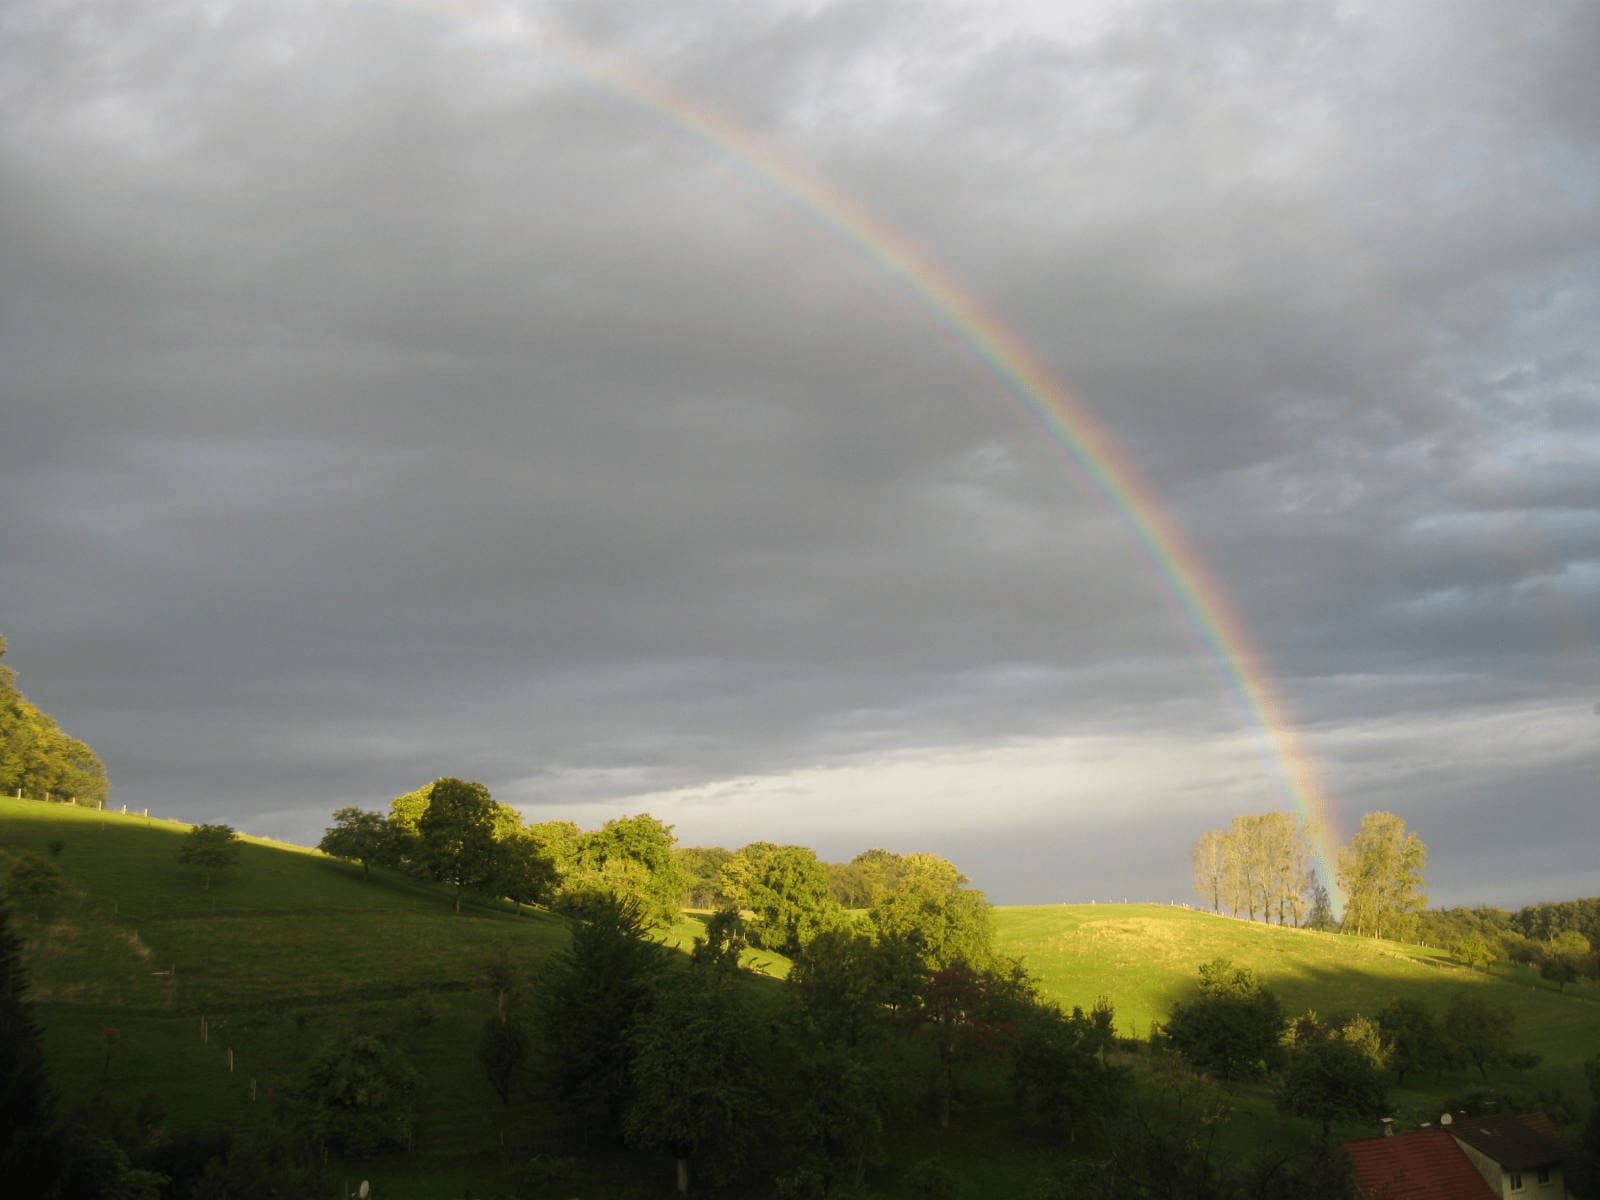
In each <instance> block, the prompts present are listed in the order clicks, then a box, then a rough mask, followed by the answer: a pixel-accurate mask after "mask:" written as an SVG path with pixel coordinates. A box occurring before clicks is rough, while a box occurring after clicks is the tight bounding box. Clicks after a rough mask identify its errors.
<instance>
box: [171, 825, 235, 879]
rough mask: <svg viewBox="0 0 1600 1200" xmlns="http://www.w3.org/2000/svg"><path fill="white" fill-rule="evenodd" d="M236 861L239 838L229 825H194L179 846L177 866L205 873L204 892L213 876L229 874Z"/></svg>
mask: <svg viewBox="0 0 1600 1200" xmlns="http://www.w3.org/2000/svg"><path fill="white" fill-rule="evenodd" d="M238 862H239V835H238V833H236V832H235V831H234V828H233V826H231V825H195V826H193V827H192V828H191V829H190V830H189V832H188V833H186V834H184V835H183V840H182V841H181V842H180V843H179V844H178V863H179V865H181V866H185V867H195V868H197V869H198V870H200V871H202V872H204V874H205V880H206V890H207V891H210V890H211V876H212V874H213V873H219V872H222V871H228V870H231V869H232V868H234V867H235V866H237V865H238Z"/></svg>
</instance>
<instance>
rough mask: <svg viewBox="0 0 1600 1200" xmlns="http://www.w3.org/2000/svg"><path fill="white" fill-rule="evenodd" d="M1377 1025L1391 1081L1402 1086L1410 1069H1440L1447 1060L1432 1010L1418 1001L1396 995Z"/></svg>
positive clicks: (1446, 1053)
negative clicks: (1391, 1074)
mask: <svg viewBox="0 0 1600 1200" xmlns="http://www.w3.org/2000/svg"><path fill="white" fill-rule="evenodd" d="M1378 1028H1379V1030H1381V1031H1382V1034H1383V1041H1384V1045H1385V1046H1386V1047H1387V1049H1388V1052H1389V1066H1390V1068H1391V1069H1392V1070H1393V1071H1394V1077H1395V1082H1396V1083H1399V1084H1400V1085H1401V1086H1404V1085H1405V1081H1406V1076H1407V1075H1409V1074H1411V1073H1412V1072H1421V1071H1431V1072H1433V1073H1434V1074H1435V1075H1438V1074H1439V1072H1441V1071H1443V1070H1444V1068H1445V1067H1446V1066H1447V1065H1448V1063H1449V1061H1450V1055H1449V1048H1448V1047H1447V1046H1446V1045H1445V1040H1444V1036H1443V1034H1442V1033H1441V1032H1440V1030H1439V1025H1438V1022H1437V1021H1435V1020H1434V1016H1433V1010H1432V1009H1430V1008H1429V1007H1428V1006H1427V1005H1426V1004H1423V1003H1422V1002H1421V1001H1420V1000H1407V999H1404V998H1402V997H1396V998H1395V999H1393V1000H1391V1001H1389V1003H1388V1004H1386V1005H1385V1006H1384V1008H1383V1011H1382V1012H1380V1013H1379V1014H1378Z"/></svg>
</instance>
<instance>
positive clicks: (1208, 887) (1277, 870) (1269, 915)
mask: <svg viewBox="0 0 1600 1200" xmlns="http://www.w3.org/2000/svg"><path fill="white" fill-rule="evenodd" d="M1311 842H1312V831H1311V826H1310V825H1309V824H1308V823H1307V822H1305V821H1303V820H1301V819H1300V818H1299V817H1296V816H1295V815H1294V814H1293V813H1286V812H1269V813H1261V814H1259V815H1255V816H1238V817H1234V818H1233V821H1232V823H1231V824H1230V825H1229V826H1228V828H1227V829H1226V830H1221V829H1212V830H1208V831H1207V832H1206V833H1204V834H1202V835H1201V836H1200V840H1199V841H1198V842H1196V843H1195V846H1194V850H1193V854H1192V857H1193V861H1194V872H1195V874H1194V879H1195V890H1196V892H1198V893H1199V895H1200V898H1201V900H1202V902H1205V903H1209V904H1210V905H1211V908H1212V911H1214V912H1217V911H1220V910H1221V908H1222V906H1223V905H1224V904H1226V905H1227V906H1228V909H1229V911H1230V912H1232V913H1233V915H1234V916H1245V917H1248V918H1249V919H1250V920H1252V921H1254V920H1255V919H1256V918H1257V916H1259V917H1260V919H1261V920H1263V921H1272V920H1274V919H1275V920H1276V921H1277V922H1278V924H1280V925H1289V924H1294V925H1298V924H1299V923H1300V919H1301V917H1302V915H1303V914H1304V913H1305V910H1306V908H1307V904H1308V901H1309V900H1310V899H1311V898H1312V897H1313V895H1314V892H1313V888H1314V887H1315V882H1316V875H1315V872H1313V870H1312V868H1311Z"/></svg>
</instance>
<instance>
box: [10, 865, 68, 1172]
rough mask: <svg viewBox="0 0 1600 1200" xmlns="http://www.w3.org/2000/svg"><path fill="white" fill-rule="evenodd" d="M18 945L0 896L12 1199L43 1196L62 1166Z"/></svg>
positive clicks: (53, 1108)
mask: <svg viewBox="0 0 1600 1200" xmlns="http://www.w3.org/2000/svg"><path fill="white" fill-rule="evenodd" d="M27 991H28V977H27V972H26V970H25V969H24V968H23V965H22V941H21V939H20V938H18V937H17V935H16V934H15V933H13V932H12V929H11V913H10V911H9V909H7V907H6V904H5V899H4V897H3V896H0V1178H3V1179H4V1180H5V1181H6V1186H7V1188H9V1189H15V1194H16V1195H22V1196H46V1195H49V1194H50V1187H51V1185H52V1184H53V1182H54V1181H55V1180H56V1178H57V1177H58V1176H59V1174H60V1172H61V1170H62V1167H63V1163H62V1157H63V1156H62V1153H61V1146H60V1142H59V1139H58V1138H57V1137H56V1134H55V1115H56V1100H55V1093H54V1092H53V1091H52V1090H51V1087H50V1078H49V1075H48V1074H47V1072H46V1069H45V1060H44V1041H43V1038H42V1037H41V1036H40V1033H39V1028H38V1026H37V1025H35V1024H34V1023H33V1013H32V1011H31V1010H30V1008H29V1006H28V1004H27V1001H26V999H25V997H26V995H27Z"/></svg>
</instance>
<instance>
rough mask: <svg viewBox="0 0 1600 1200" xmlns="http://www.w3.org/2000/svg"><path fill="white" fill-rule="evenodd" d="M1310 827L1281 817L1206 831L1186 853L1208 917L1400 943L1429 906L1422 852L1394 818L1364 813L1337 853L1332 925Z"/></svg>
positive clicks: (1264, 816) (1244, 819) (1243, 819)
mask: <svg viewBox="0 0 1600 1200" xmlns="http://www.w3.org/2000/svg"><path fill="white" fill-rule="evenodd" d="M1314 840H1315V831H1314V829H1313V827H1312V825H1311V824H1310V823H1309V822H1308V821H1306V820H1304V819H1302V818H1300V817H1298V816H1296V815H1295V814H1293V813H1287V812H1269V813H1260V814H1257V815H1254V816H1238V817H1235V818H1234V819H1233V822H1232V823H1231V824H1230V825H1229V826H1228V828H1226V829H1212V830H1208V831H1207V832H1205V833H1204V834H1202V835H1201V836H1200V839H1199V840H1198V841H1197V842H1196V843H1195V845H1194V850H1193V854H1192V859H1193V863H1194V884H1195V891H1196V893H1197V894H1198V895H1199V896H1200V899H1201V901H1202V902H1203V903H1204V904H1205V905H1207V906H1208V907H1209V908H1210V909H1211V910H1212V911H1213V912H1222V911H1223V910H1224V909H1226V910H1227V911H1229V912H1230V913H1232V914H1233V915H1234V916H1236V917H1244V918H1247V919H1249V920H1252V921H1255V920H1261V921H1267V922H1274V921H1275V922H1276V923H1277V924H1279V925H1297V926H1304V927H1307V928H1311V929H1324V930H1331V929H1334V928H1336V927H1337V928H1342V929H1343V930H1344V931H1345V932H1346V933H1355V934H1358V935H1362V936H1366V937H1385V936H1387V937H1405V936H1407V935H1408V934H1410V933H1412V932H1414V931H1415V929H1416V927H1417V914H1418V913H1419V912H1420V911H1421V910H1422V908H1423V907H1424V906H1425V905H1426V904H1427V902H1428V896H1427V893H1426V892H1425V891H1424V890H1423V878H1422V872H1423V868H1424V867H1425V866H1426V865H1427V859H1428V848H1427V846H1425V845H1424V844H1423V843H1422V840H1421V839H1420V838H1419V837H1417V835H1416V834H1415V833H1412V832H1409V831H1408V830H1407V829H1406V827H1405V822H1404V821H1402V820H1401V819H1400V818H1399V817H1397V816H1395V815H1394V814H1393V813H1387V812H1375V813H1367V814H1366V815H1365V816H1363V817H1362V818H1361V824H1360V827H1359V828H1358V829H1357V830H1356V833H1355V835H1354V836H1353V837H1352V838H1351V839H1350V843H1349V844H1348V845H1347V846H1345V847H1343V848H1341V849H1340V851H1339V858H1338V867H1337V880H1338V884H1339V887H1340V889H1341V890H1342V891H1343V893H1344V897H1345V910H1344V921H1343V924H1342V925H1338V926H1336V924H1335V921H1334V918H1333V909H1332V905H1331V903H1330V901H1329V897H1328V891H1327V888H1326V887H1325V886H1324V884H1323V883H1322V881H1321V880H1320V879H1319V878H1318V876H1317V872H1316V868H1315V866H1314V865H1313V862H1312V846H1313V844H1314Z"/></svg>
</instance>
